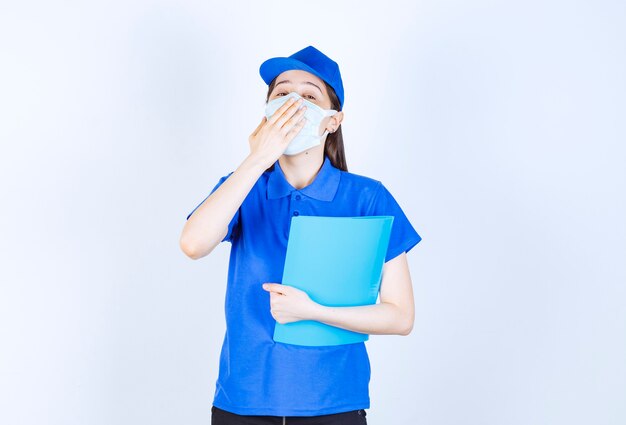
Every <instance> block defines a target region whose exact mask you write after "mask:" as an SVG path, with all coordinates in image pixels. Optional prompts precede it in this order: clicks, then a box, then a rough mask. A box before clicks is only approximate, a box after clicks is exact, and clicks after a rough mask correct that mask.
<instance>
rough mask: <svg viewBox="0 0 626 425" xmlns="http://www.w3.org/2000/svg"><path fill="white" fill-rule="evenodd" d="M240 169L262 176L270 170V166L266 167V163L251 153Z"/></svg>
mask: <svg viewBox="0 0 626 425" xmlns="http://www.w3.org/2000/svg"><path fill="white" fill-rule="evenodd" d="M270 165H271V164H270ZM240 167H242V168H245V169H247V170H250V171H254V172H255V173H256V174H258V175H261V174H263V172H264V171H265V170H266V169H267V168H269V165H266V163H265V162H264V161H263V160H262V159H261V158H259V157H258V156H257V155H254V154H252V153H250V154H248V156H246V157H245V158H244V160H243V162H242V163H241V165H240Z"/></svg>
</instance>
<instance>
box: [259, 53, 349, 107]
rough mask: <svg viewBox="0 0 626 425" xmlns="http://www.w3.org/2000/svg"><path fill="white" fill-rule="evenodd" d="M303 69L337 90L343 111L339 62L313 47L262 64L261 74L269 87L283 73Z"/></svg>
mask: <svg viewBox="0 0 626 425" xmlns="http://www.w3.org/2000/svg"><path fill="white" fill-rule="evenodd" d="M292 69H301V70H303V71H306V72H310V73H311V74H313V75H315V76H317V77H319V78H321V79H322V80H324V81H325V82H326V83H327V84H328V85H329V86H331V87H332V88H333V90H335V94H336V95H337V98H338V99H339V104H340V105H341V108H342V109H343V82H342V81H341V73H340V72H339V65H337V62H335V61H334V60H332V59H331V58H329V57H328V56H326V55H325V54H324V53H322V52H320V51H319V50H317V49H316V48H315V47H313V46H308V47H305V48H304V49H302V50H299V51H297V52H296V53H294V54H293V55H291V56H288V57H275V58H270V59H267V60H266V61H265V62H263V63H262V64H261V67H260V68H259V73H260V74H261V78H263V81H265V84H267V85H268V86H269V85H270V83H271V82H272V80H273V79H274V78H276V77H277V76H278V75H280V74H281V73H282V72H285V71H289V70H292Z"/></svg>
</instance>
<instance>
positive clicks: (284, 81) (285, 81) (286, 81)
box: [274, 80, 324, 95]
mask: <svg viewBox="0 0 626 425" xmlns="http://www.w3.org/2000/svg"><path fill="white" fill-rule="evenodd" d="M282 83H290V84H291V81H290V80H283V81H281V82H280V83H276V86H278V85H279V84H282ZM304 84H310V85H312V86H314V87H317V89H318V90H319V91H320V93H321V94H322V95H323V94H324V93H323V92H322V89H320V88H319V86H318V85H317V84H313V83H312V82H310V81H305V82H304ZM276 86H274V87H276Z"/></svg>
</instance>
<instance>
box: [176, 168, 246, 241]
mask: <svg viewBox="0 0 626 425" xmlns="http://www.w3.org/2000/svg"><path fill="white" fill-rule="evenodd" d="M232 173H234V171H231V172H230V173H228V174H227V175H225V176H223V177H221V178H220V179H219V181H218V182H217V184H216V185H215V187H214V188H213V189H212V190H211V192H210V193H209V194H208V195H207V196H206V197H205V198H204V199H203V200H202V202H200V203H199V204H198V206H197V207H195V208H194V209H193V210H192V211H191V212H190V213H189V215H187V220H189V217H191V214H193V213H194V211H195V210H197V209H198V207H200V205H202V204H203V203H204V201H206V200H207V198H208V197H209V196H211V194H212V193H213V192H215V191H216V190H217V188H218V187H220V186H221V185H222V183H224V182H225V181H226V179H228V177H230V175H231V174H232ZM240 215H241V207H239V208H238V209H237V211H236V212H235V215H234V216H233V218H232V219H231V220H230V223H228V232H227V233H226V236H224V239H222V242H224V241H228V242H231V243H232V241H233V239H234V238H235V237H236V236H237V235H238V234H239V230H240V226H239V217H240Z"/></svg>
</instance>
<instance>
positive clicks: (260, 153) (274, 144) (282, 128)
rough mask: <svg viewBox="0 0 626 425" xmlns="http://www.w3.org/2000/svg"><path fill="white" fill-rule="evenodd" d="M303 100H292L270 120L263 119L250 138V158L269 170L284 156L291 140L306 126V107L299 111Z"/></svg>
mask: <svg viewBox="0 0 626 425" xmlns="http://www.w3.org/2000/svg"><path fill="white" fill-rule="evenodd" d="M301 104H302V99H298V100H297V101H295V102H294V99H293V98H291V99H289V100H288V101H287V102H285V104H284V105H282V106H281V107H280V108H278V109H277V110H276V112H275V113H274V115H272V116H271V117H270V119H269V120H268V119H267V118H266V117H263V119H262V120H261V123H260V124H259V125H258V126H257V128H256V129H255V130H254V131H253V132H252V134H251V135H250V137H249V138H248V142H249V144H250V156H252V157H254V158H255V160H256V161H258V162H259V163H260V164H262V165H263V168H264V169H265V168H269V167H270V166H271V165H272V164H273V163H274V162H276V160H277V159H278V158H280V156H281V155H282V154H283V152H284V151H285V149H287V146H289V143H290V142H291V140H292V139H293V138H294V137H295V136H296V134H298V132H299V131H300V130H301V129H302V127H303V126H304V122H305V120H306V118H305V117H304V111H305V110H306V106H303V107H302V108H300V109H298V107H299V106H300V105H301Z"/></svg>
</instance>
